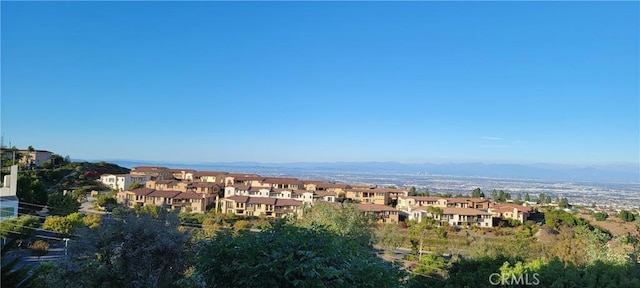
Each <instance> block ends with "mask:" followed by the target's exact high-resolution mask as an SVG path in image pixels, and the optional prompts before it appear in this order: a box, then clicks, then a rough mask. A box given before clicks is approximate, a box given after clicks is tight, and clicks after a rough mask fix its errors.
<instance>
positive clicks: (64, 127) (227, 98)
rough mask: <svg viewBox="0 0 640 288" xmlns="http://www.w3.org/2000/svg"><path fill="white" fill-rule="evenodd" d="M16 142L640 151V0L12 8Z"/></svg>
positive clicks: (527, 157)
mask: <svg viewBox="0 0 640 288" xmlns="http://www.w3.org/2000/svg"><path fill="white" fill-rule="evenodd" d="M1 5H2V6H1V8H2V12H1V13H2V15H1V16H2V20H1V24H2V31H1V32H2V33H1V35H2V43H1V48H2V51H1V52H2V54H1V60H2V63H1V68H2V74H1V77H2V79H1V80H2V83H1V84H2V91H1V92H2V98H1V104H2V106H1V111H2V115H1V128H2V131H1V132H2V134H3V135H4V140H5V142H6V143H5V145H7V144H8V142H9V141H11V143H12V144H13V145H17V146H19V147H26V146H28V145H33V146H34V147H35V148H38V149H46V150H51V151H54V152H57V153H59V154H62V155H70V156H71V157H72V158H80V159H136V160H157V161H183V162H218V161H258V162H295V161H398V162H413V163H415V162H441V161H454V162H456V161H457V162H462V161H485V162H515V163H528V162H551V163H567V164H582V163H610V162H635V163H637V162H638V161H639V159H640V116H639V115H640V112H639V110H640V103H639V97H640V96H639V95H640V84H639V82H640V80H639V79H640V73H639V67H640V59H639V55H640V48H639V43H640V39H639V37H640V36H639V35H640V28H639V27H640V23H639V11H640V6H639V3H638V2H617V3H596V2H524V3H522V2H521V3H518V2H481V3H468V2H467V3H463V2H453V3H446V2H402V3H392V2H366V3H363V2H312V3H309V2H306V3H303V2H296V3H292V2H286V3H285V2H266V3H265V2H240V3H230V2H189V3H179V2H109V3H107V2H100V3H91V2H26V3H16V2H5V1H3V2H2V4H1Z"/></svg>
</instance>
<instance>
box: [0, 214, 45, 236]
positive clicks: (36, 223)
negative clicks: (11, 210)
mask: <svg viewBox="0 0 640 288" xmlns="http://www.w3.org/2000/svg"><path fill="white" fill-rule="evenodd" d="M39 227H40V218H38V217H36V216H31V215H22V216H19V217H15V218H8V219H4V220H2V222H0V235H2V237H3V238H15V239H26V238H28V237H31V236H33V235H35V233H36V229H37V228H39Z"/></svg>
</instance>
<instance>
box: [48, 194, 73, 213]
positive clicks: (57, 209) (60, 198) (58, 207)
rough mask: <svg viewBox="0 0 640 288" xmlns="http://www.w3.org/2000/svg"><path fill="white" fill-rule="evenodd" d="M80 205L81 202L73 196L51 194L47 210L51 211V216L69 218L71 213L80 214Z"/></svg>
mask: <svg viewBox="0 0 640 288" xmlns="http://www.w3.org/2000/svg"><path fill="white" fill-rule="evenodd" d="M80 205H81V204H80V202H78V200H77V199H76V198H74V197H73V196H72V195H70V194H67V195H63V194H62V193H60V192H54V193H51V194H49V201H48V206H47V208H48V209H49V214H50V215H57V216H67V215H69V214H71V213H74V212H78V209H80Z"/></svg>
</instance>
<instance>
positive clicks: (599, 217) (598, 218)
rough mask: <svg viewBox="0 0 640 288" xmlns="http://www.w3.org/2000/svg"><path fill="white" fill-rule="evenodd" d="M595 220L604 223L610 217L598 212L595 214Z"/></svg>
mask: <svg viewBox="0 0 640 288" xmlns="http://www.w3.org/2000/svg"><path fill="white" fill-rule="evenodd" d="M593 218H595V219H596V221H604V220H607V218H609V215H608V214H607V213H603V212H597V213H595V214H593Z"/></svg>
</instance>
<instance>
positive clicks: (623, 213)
mask: <svg viewBox="0 0 640 288" xmlns="http://www.w3.org/2000/svg"><path fill="white" fill-rule="evenodd" d="M618 217H620V219H622V220H624V221H625V222H633V221H635V220H636V215H635V214H633V213H631V212H629V211H627V210H620V213H618Z"/></svg>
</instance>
